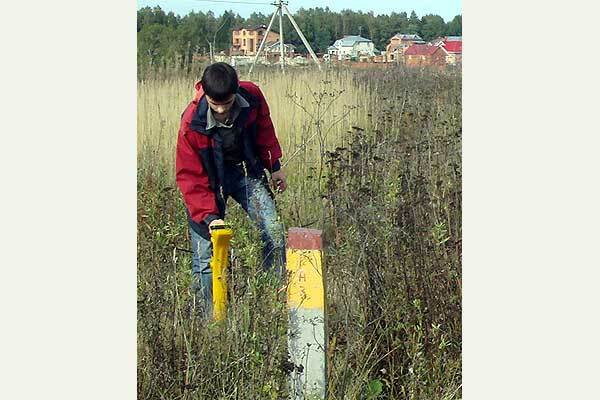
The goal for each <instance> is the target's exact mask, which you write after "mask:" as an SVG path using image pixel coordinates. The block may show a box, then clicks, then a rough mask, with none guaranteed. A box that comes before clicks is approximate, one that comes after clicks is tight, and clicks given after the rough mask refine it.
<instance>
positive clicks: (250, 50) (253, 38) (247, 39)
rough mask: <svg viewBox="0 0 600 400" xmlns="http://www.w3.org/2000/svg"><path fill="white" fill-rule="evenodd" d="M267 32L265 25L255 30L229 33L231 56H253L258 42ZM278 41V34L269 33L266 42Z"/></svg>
mask: <svg viewBox="0 0 600 400" xmlns="http://www.w3.org/2000/svg"><path fill="white" fill-rule="evenodd" d="M266 31H267V26H266V25H260V26H258V27H256V28H254V29H253V28H243V27H241V28H237V29H234V30H233V32H232V33H231V50H230V54H231V55H244V56H253V55H255V54H256V52H257V51H258V48H259V46H260V42H261V41H262V40H263V37H264V36H265V33H266ZM276 40H279V33H277V32H273V31H270V32H269V34H268V36H267V42H274V41H276Z"/></svg>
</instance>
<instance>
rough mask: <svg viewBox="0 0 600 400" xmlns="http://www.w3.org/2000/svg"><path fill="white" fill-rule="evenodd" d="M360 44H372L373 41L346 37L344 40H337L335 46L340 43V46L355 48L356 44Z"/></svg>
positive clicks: (359, 37) (358, 37) (350, 36)
mask: <svg viewBox="0 0 600 400" xmlns="http://www.w3.org/2000/svg"><path fill="white" fill-rule="evenodd" d="M359 42H372V40H371V39H366V38H364V37H362V36H354V35H349V36H344V37H343V38H341V39H338V40H336V41H335V43H334V44H333V45H334V46H335V44H336V43H338V44H339V45H340V46H354V44H355V43H359Z"/></svg>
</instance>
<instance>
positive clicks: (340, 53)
mask: <svg viewBox="0 0 600 400" xmlns="http://www.w3.org/2000/svg"><path fill="white" fill-rule="evenodd" d="M327 53H328V54H329V56H330V58H331V59H333V58H337V59H338V60H348V59H351V58H356V59H359V58H361V57H373V56H374V55H375V45H374V44H373V41H372V40H370V39H366V38H364V37H362V36H344V37H343V38H341V39H338V40H336V41H335V42H334V43H333V44H332V45H331V46H329V47H328V48H327Z"/></svg>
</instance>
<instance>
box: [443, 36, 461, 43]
mask: <svg viewBox="0 0 600 400" xmlns="http://www.w3.org/2000/svg"><path fill="white" fill-rule="evenodd" d="M446 41H448V42H456V41H461V42H462V36H448V37H446Z"/></svg>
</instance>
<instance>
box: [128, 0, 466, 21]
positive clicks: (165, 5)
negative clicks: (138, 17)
mask: <svg viewBox="0 0 600 400" xmlns="http://www.w3.org/2000/svg"><path fill="white" fill-rule="evenodd" d="M238 1H239V3H238ZM242 2H248V3H262V4H241V3H242ZM271 2H272V1H270V0H231V2H227V1H225V0H218V1H214V2H212V1H204V0H138V1H137V5H138V9H139V8H142V7H145V6H151V7H153V6H160V8H162V9H163V10H164V11H166V12H169V11H173V12H174V13H175V14H179V15H181V16H183V15H186V14H188V13H189V12H190V11H203V12H207V11H212V12H214V13H215V14H216V15H220V14H222V13H223V11H225V10H233V11H234V12H236V13H238V14H240V15H241V16H242V17H244V18H247V17H248V16H250V14H251V13H252V12H262V13H263V14H270V13H272V12H273V9H274V6H273V5H271V4H269V3H271ZM324 4H325V5H327V6H328V7H329V8H330V9H331V10H332V11H340V10H342V9H351V10H354V11H359V10H360V11H364V12H367V11H373V12H374V13H375V14H389V13H391V12H393V11H395V12H402V11H406V13H407V14H409V15H410V12H411V11H412V10H415V12H416V13H417V15H418V16H419V17H422V16H423V15H425V14H437V15H440V16H441V17H442V18H444V21H446V22H448V21H450V20H452V18H454V16H456V15H459V14H461V2H460V0H403V1H391V0H371V1H365V0H329V1H326V2H323V0H289V4H288V8H289V9H290V11H291V12H292V13H294V12H295V11H296V10H298V9H299V8H300V7H304V8H315V7H325V5H324Z"/></svg>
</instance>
